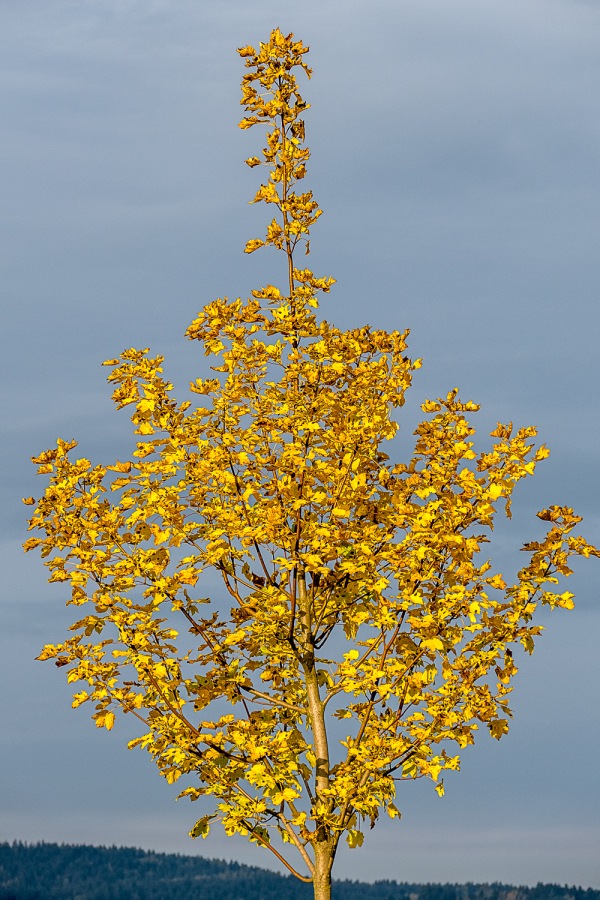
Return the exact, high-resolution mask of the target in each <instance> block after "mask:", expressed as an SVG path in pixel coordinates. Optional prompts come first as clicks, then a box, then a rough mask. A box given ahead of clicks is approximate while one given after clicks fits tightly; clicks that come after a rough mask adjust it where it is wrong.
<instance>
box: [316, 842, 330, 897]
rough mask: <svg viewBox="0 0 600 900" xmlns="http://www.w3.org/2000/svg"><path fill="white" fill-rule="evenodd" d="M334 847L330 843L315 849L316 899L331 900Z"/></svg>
mask: <svg viewBox="0 0 600 900" xmlns="http://www.w3.org/2000/svg"><path fill="white" fill-rule="evenodd" d="M331 857H332V848H331V847H330V846H329V845H326V846H324V847H317V849H316V851H315V874H314V876H313V889H314V895H315V900H331V865H332V862H333V860H332V858H331Z"/></svg>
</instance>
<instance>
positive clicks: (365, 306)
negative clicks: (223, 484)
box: [0, 0, 600, 888]
mask: <svg viewBox="0 0 600 900" xmlns="http://www.w3.org/2000/svg"><path fill="white" fill-rule="evenodd" d="M277 26H278V27H280V28H281V29H282V31H284V32H286V33H288V32H290V31H291V32H294V33H295V34H296V35H297V36H298V37H299V38H301V39H302V40H303V41H304V42H305V43H307V44H308V45H309V46H310V48H311V52H310V55H309V63H310V65H311V66H312V67H313V69H314V75H313V78H312V79H311V81H310V82H308V83H307V84H306V85H305V90H304V96H305V97H306V99H307V100H308V101H309V102H310V103H311V106H312V108H311V109H310V111H309V112H308V113H307V115H306V124H307V143H308V145H309V146H310V148H311V151H312V159H311V162H310V165H309V171H308V180H307V182H306V184H307V187H310V188H311V189H312V190H313V191H314V194H315V197H316V199H317V200H318V201H319V203H320V205H321V207H322V208H323V210H324V215H323V216H322V218H321V219H320V221H319V222H318V224H317V225H316V226H315V228H314V229H313V234H312V241H311V265H312V268H313V269H314V270H315V272H316V273H317V274H318V275H325V274H327V275H333V276H334V277H335V278H336V279H337V284H336V286H335V289H334V290H333V291H332V294H331V295H330V297H327V298H326V299H325V301H324V303H323V305H322V312H323V314H324V316H325V317H326V318H328V319H329V320H330V321H333V322H335V324H337V325H338V326H341V327H354V326H357V325H361V324H365V323H366V322H368V323H369V324H370V325H372V326H373V327H380V328H388V329H392V328H399V329H404V328H407V327H408V328H410V329H411V338H410V345H409V346H410V351H411V353H412V355H413V356H420V357H422V358H423V360H424V362H423V369H422V370H421V371H420V372H419V373H418V375H417V377H415V381H414V386H413V388H412V392H411V397H412V399H411V401H410V402H409V403H408V404H407V407H406V409H405V410H404V411H402V415H401V418H400V423H401V429H402V430H401V437H400V439H399V441H398V442H397V444H396V447H395V448H394V450H395V451H397V452H398V453H400V454H401V453H402V452H403V451H404V450H405V449H406V448H410V443H409V439H410V435H411V430H412V427H414V423H415V421H416V419H415V416H416V410H417V407H418V404H419V403H420V402H421V401H422V400H423V399H424V398H425V397H429V396H433V397H435V396H438V395H441V394H444V395H445V394H446V393H447V392H448V390H450V389H451V388H453V387H454V386H459V387H460V388H461V395H462V396H463V397H465V398H468V399H473V400H476V401H477V402H479V403H481V405H482V410H481V412H480V413H478V414H477V421H476V424H478V430H479V438H478V443H477V446H480V447H483V446H485V441H486V429H487V430H488V431H489V430H490V428H492V427H493V426H494V425H495V423H496V422H497V421H509V420H512V421H514V422H515V423H518V424H519V425H529V424H534V425H536V426H537V427H538V428H539V432H540V439H541V440H542V441H543V442H545V443H547V444H548V445H549V446H550V448H551V449H552V456H551V457H550V459H549V460H548V461H547V462H545V463H544V464H543V465H541V466H540V468H539V470H538V472H539V474H536V476H535V479H532V480H530V483H529V484H526V485H524V486H523V488H522V489H521V491H519V492H518V494H517V496H516V500H515V505H514V518H513V520H512V522H511V523H510V525H509V526H506V527H504V528H502V529H500V531H499V532H498V534H497V544H496V549H495V558H496V559H499V560H500V562H501V563H502V564H503V565H505V566H506V568H507V570H508V571H510V569H511V567H512V569H513V570H514V569H515V568H517V567H518V566H519V562H520V558H519V554H518V552H516V551H517V550H518V548H519V547H520V545H521V543H522V542H523V541H524V540H527V539H531V538H534V537H536V536H537V535H539V534H540V533H541V526H540V523H539V522H538V521H537V520H536V519H535V512H536V511H537V510H538V509H540V508H542V507H544V506H548V505H550V504H551V503H558V504H569V505H572V506H574V507H575V510H576V512H578V513H579V514H580V515H582V516H583V517H584V523H583V526H582V527H581V531H582V533H584V534H585V536H586V537H587V538H588V539H589V540H591V541H592V542H596V543H600V515H599V512H598V500H599V490H598V463H597V454H598V445H599V440H600V416H598V401H597V391H598V386H599V385H600V373H599V371H598V370H599V354H598V348H597V344H598V336H599V334H600V322H599V314H598V302H597V295H598V283H599V280H600V254H598V251H597V234H598V231H599V226H600V177H599V164H600V124H599V123H600V115H599V114H600V96H599V92H598V84H600V42H599V40H598V36H599V34H600V4H598V3H596V2H595V0H589V2H586V0H370V2H369V3H368V4H367V3H364V2H357V0H343V2H340V0H326V2H323V0H304V2H303V3H298V2H290V0H277V2H275V0H253V2H252V3H248V2H237V0H220V2H219V3H215V2H214V0H195V2H192V0H19V3H14V2H12V0H0V131H1V141H0V168H1V171H2V182H3V187H2V203H1V208H0V228H1V229H2V240H1V242H0V265H1V268H2V286H1V302H2V322H3V327H2V344H3V346H2V353H1V355H0V365H1V367H2V383H3V385H4V389H3V408H4V414H3V417H2V441H1V444H0V452H1V453H2V465H1V467H0V473H1V474H0V478H1V485H2V488H1V490H2V504H1V511H2V520H1V531H0V554H1V559H2V571H3V577H2V589H1V593H2V596H1V600H0V685H1V687H0V717H1V721H2V728H1V731H0V772H1V773H2V775H1V780H0V840H13V839H21V840H26V841H37V840H46V841H59V842H62V841H64V842H86V843H93V844H105V845H112V844H118V845H129V846H141V847H145V848H149V849H154V850H164V851H169V852H181V853H200V854H204V855H207V856H212V857H218V858H225V859H238V860H239V861H241V862H246V863H250V864H255V865H262V866H265V867H272V861H271V856H270V854H268V853H267V852H266V851H262V850H260V849H257V848H256V847H252V846H250V845H248V844H247V843H245V842H244V841H243V840H241V839H240V840H237V839H236V840H231V839H228V838H226V837H225V836H224V834H223V833H222V832H219V831H218V830H214V832H212V833H211V836H210V838H209V839H208V840H207V841H206V842H193V841H192V840H191V839H190V838H188V837H187V832H188V830H189V829H190V827H191V826H192V825H193V823H194V821H195V820H196V818H197V815H196V813H197V809H196V807H193V806H190V805H189V804H187V803H186V802H185V801H183V800H182V801H180V802H179V803H177V804H175V802H174V796H175V794H176V792H177V791H176V790H175V788H174V787H169V786H168V785H166V784H165V783H163V781H162V780H161V779H160V778H159V776H158V774H157V772H156V769H155V768H154V766H153V764H152V763H151V761H150V759H149V757H147V755H144V754H143V752H141V751H139V750H138V751H127V750H126V749H125V744H126V741H127V739H128V738H129V737H130V736H132V732H131V730H130V731H128V728H130V725H129V723H128V722H127V721H125V722H124V723H119V724H118V725H117V726H116V727H115V729H114V730H113V731H112V732H111V733H110V734H109V733H108V732H106V731H104V730H102V731H99V730H97V729H95V728H94V727H93V723H92V722H91V721H90V718H89V715H88V712H87V709H86V707H85V706H84V707H83V708H82V709H79V710H77V711H72V710H71V708H70V700H71V691H70V689H69V688H68V687H67V685H66V684H65V679H64V675H63V673H62V672H60V671H59V670H56V669H55V668H54V667H53V666H52V665H51V664H42V663H39V662H35V661H34V657H35V656H36V655H37V654H38V653H39V650H40V648H41V646H42V645H43V644H44V643H46V642H52V641H58V640H60V639H61V638H62V637H63V636H64V634H65V631H66V627H67V626H68V624H69V623H70V621H71V620H72V617H71V614H70V612H69V611H68V610H65V608H64V591H63V589H62V588H61V586H60V585H47V584H46V572H45V569H44V568H43V566H42V564H41V562H40V560H39V558H37V557H35V556H34V554H29V555H28V556H27V557H25V556H24V555H23V554H22V552H21V543H22V541H23V540H24V539H25V537H26V533H25V529H26V518H27V508H25V507H23V506H22V505H21V503H20V498H21V497H24V496H29V495H36V496H37V495H39V494H40V493H41V492H42V490H43V487H44V484H43V481H42V478H37V479H36V478H35V476H34V467H33V466H32V465H31V463H30V461H29V459H30V457H31V456H32V455H34V454H36V453H39V452H41V451H42V450H44V449H46V448H47V447H49V446H52V445H53V444H54V442H55V440H56V438H57V437H58V436H60V437H63V438H65V439H70V438H73V437H75V438H76V439H77V440H78V441H79V444H80V450H81V455H84V456H88V457H90V458H92V459H94V460H96V461H104V462H110V461H111V460H112V459H114V458H115V457H116V456H117V455H118V454H119V449H120V448H123V447H124V446H125V447H128V446H129V443H130V437H129V434H130V432H129V428H128V422H127V417H126V414H121V415H118V414H117V413H116V412H115V411H114V409H113V407H112V402H111V400H110V393H111V392H110V389H109V387H108V386H107V385H106V382H105V374H106V370H103V369H101V368H100V363H101V362H102V360H104V359H106V358H108V357H113V356H115V355H117V354H118V353H119V352H120V351H121V350H122V349H123V348H124V347H128V346H136V347H145V346H150V347H151V348H152V350H153V351H155V352H156V353H162V354H164V356H165V357H166V364H165V370H166V373H167V375H168V377H169V378H171V379H172V380H173V381H174V383H175V385H176V386H177V385H180V386H181V389H182V390H181V391H180V393H182V392H183V390H185V388H186V387H187V384H188V382H189V381H190V380H194V379H195V378H196V377H198V376H199V375H202V374H203V373H204V371H205V365H206V364H205V361H204V357H203V356H202V352H201V348H199V347H198V345H197V344H191V343H189V342H186V340H185V338H184V336H183V335H184V331H185V329H186V327H187V325H188V324H189V323H190V322H191V320H192V318H193V317H194V315H195V314H196V312H197V311H198V310H199V309H200V308H201V307H202V306H203V305H204V304H205V303H207V302H209V301H210V300H212V299H214V298H215V297H217V296H222V295H228V296H246V295H247V294H248V292H249V291H250V290H251V289H252V288H255V287H258V286H259V285H261V284H263V283H265V282H266V281H275V280H276V279H277V278H278V277H280V278H283V274H284V272H283V268H282V263H281V260H277V259H276V257H275V256H272V255H269V253H262V254H261V253H260V252H259V253H255V254H253V255H252V256H247V255H244V253H243V252H242V250H243V247H244V244H245V242H246V240H248V239H249V238H251V237H256V236H259V235H260V233H261V231H262V228H263V226H264V219H265V215H264V209H263V208H261V206H260V205H259V206H258V207H253V206H249V205H248V202H247V201H248V200H249V199H250V198H251V197H252V196H253V194H254V192H255V191H256V189H257V174H256V170H254V171H250V170H249V169H248V168H247V167H246V166H245V165H244V164H243V160H244V159H245V158H246V157H248V156H250V155H254V154H255V153H256V152H257V151H258V149H259V148H260V146H262V144H261V143H260V141H261V140H262V138H261V137H260V135H259V134H258V133H257V131H256V129H252V130H250V131H249V132H243V131H240V130H239V129H238V128H237V122H238V121H239V118H240V115H241V108H240V107H239V82H240V80H241V77H242V75H243V73H244V71H245V70H244V68H243V64H242V61H241V60H240V59H239V57H238V55H237V53H236V52H235V49H236V47H240V46H243V45H245V44H248V43H257V42H259V41H260V40H266V39H267V38H268V35H269V33H270V31H271V29H272V28H274V27H277ZM175 395H176V396H177V390H176V391H175ZM411 426H412V427H411ZM479 441H481V443H479ZM598 576H599V570H598V561H597V560H589V561H587V562H586V563H585V564H581V565H577V567H576V573H575V576H574V577H573V578H572V579H571V580H570V582H569V584H568V587H569V589H570V590H573V591H574V592H575V593H576V595H577V600H576V604H577V605H576V609H575V610H574V611H573V612H572V613H567V612H564V611H556V612H554V613H552V614H550V613H544V614H543V615H542V617H541V620H540V621H541V622H542V624H544V625H545V626H547V631H546V632H545V633H544V635H543V637H542V639H541V640H540V642H539V647H538V649H537V650H536V652H535V654H534V655H533V657H532V658H531V659H527V660H524V661H523V664H522V666H521V671H520V673H519V676H518V679H517V683H516V689H515V694H514V708H515V719H514V723H513V724H512V726H511V730H510V733H509V734H508V736H506V737H505V738H503V740H502V741H500V742H495V741H492V740H491V739H488V738H487V736H486V735H483V734H482V735H481V738H480V740H479V742H478V744H477V745H476V746H475V747H474V748H469V750H468V751H466V752H465V753H464V755H463V761H462V771H461V772H460V773H458V774H455V775H453V774H452V773H450V774H449V775H448V777H447V778H446V796H445V797H444V798H443V799H440V798H439V797H438V796H437V795H436V794H435V793H434V791H433V789H432V787H431V785H429V784H425V783H424V782H417V783H414V784H408V785H402V786H401V787H402V791H401V792H400V793H399V796H398V802H397V805H398V806H399V807H400V809H401V811H402V820H401V822H400V823H398V822H391V821H390V822H384V821H380V823H378V825H377V827H376V829H375V830H374V831H373V832H371V833H369V834H368V836H367V839H366V841H365V846H364V847H363V848H362V850H357V851H353V852H350V851H349V850H348V851H347V850H344V851H342V852H341V854H340V856H339V857H338V861H337V862H336V872H335V875H336V876H337V877H349V878H360V879H364V880H370V881H373V880H376V879H379V878H390V879H396V880H399V881H403V880H405V881H414V882H425V881H442V882H444V881H503V882H507V883H520V884H535V883H537V882H538V881H543V882H557V883H561V884H564V883H569V884H580V885H582V886H584V887H587V886H593V887H596V888H600V862H599V861H598V860H599V859H600V804H599V803H598V797H599V795H600V791H599V789H600V775H599V767H598V762H597V748H598V746H599V745H600V705H599V704H598V691H599V688H600V663H599V659H600V655H599V654H598V650H597V648H598V640H599V638H600V607H599V604H598V590H597V587H596V585H597V582H598Z"/></svg>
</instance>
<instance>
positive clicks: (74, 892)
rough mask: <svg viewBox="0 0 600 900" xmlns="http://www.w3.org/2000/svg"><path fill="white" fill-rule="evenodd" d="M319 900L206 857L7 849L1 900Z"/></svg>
mask: <svg viewBox="0 0 600 900" xmlns="http://www.w3.org/2000/svg"><path fill="white" fill-rule="evenodd" d="M332 893H333V898H334V900H600V891H597V890H592V889H591V888H588V889H583V888H576V887H561V886H559V885H554V884H538V885H537V887H534V888H527V887H511V886H510V885H505V884H403V883H402V884H398V883H397V882H396V881H377V882H375V884H363V883H361V882H358V881H336V882H334V887H333V892H332ZM54 898H55V900H311V898H312V887H311V885H309V884H303V883H302V882H299V881H298V880H297V879H295V878H294V877H293V876H289V877H286V876H283V875H278V874H276V873H274V872H269V871H267V870H265V869H260V868H257V867H255V866H243V865H239V864H238V863H228V862H224V861H222V860H214V859H204V858H202V857H199V856H181V855H178V854H166V853H150V852H146V851H144V850H136V849H130V848H120V847H108V848H107V847H86V846H71V845H65V844H61V845H59V844H45V843H43V844H24V843H21V842H15V843H12V844H9V843H0V900H54Z"/></svg>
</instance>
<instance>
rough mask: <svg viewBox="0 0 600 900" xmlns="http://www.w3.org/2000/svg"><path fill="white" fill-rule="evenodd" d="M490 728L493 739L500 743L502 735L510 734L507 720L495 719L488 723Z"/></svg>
mask: <svg viewBox="0 0 600 900" xmlns="http://www.w3.org/2000/svg"><path fill="white" fill-rule="evenodd" d="M488 728H489V730H490V734H491V735H492V737H493V738H496V740H497V741H499V740H500V738H501V737H502V735H504V734H507V733H508V722H507V721H506V719H493V720H492V721H491V722H488Z"/></svg>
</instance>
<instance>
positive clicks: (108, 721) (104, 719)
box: [94, 709, 115, 731]
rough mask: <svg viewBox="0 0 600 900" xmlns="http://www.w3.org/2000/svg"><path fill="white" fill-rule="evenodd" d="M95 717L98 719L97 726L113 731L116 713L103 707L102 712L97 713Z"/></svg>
mask: <svg viewBox="0 0 600 900" xmlns="http://www.w3.org/2000/svg"><path fill="white" fill-rule="evenodd" d="M94 719H95V721H96V728H106V730H107V731H112V729H113V726H114V724H115V714H114V713H113V712H110V711H109V710H107V709H103V710H101V712H99V713H96V715H95V716H94Z"/></svg>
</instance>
